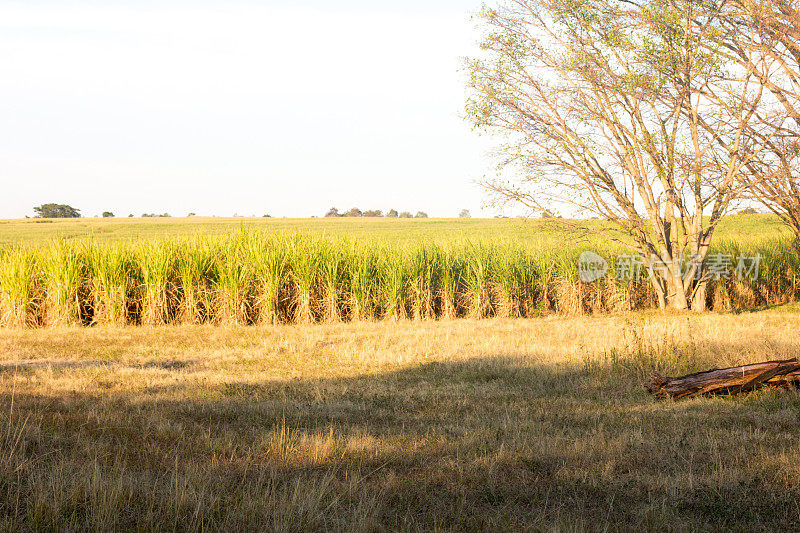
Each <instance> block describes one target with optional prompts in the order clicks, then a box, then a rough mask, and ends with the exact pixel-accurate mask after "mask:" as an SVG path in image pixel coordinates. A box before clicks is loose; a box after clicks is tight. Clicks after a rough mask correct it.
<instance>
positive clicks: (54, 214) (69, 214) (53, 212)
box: [33, 204, 81, 218]
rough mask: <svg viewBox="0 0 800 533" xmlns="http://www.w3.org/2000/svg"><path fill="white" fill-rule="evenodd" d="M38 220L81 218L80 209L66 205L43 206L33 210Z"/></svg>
mask: <svg viewBox="0 0 800 533" xmlns="http://www.w3.org/2000/svg"><path fill="white" fill-rule="evenodd" d="M33 212H34V213H36V218H80V216H81V211H80V209H75V208H74V207H71V206H69V205H65V204H42V205H40V206H38V207H34V208H33Z"/></svg>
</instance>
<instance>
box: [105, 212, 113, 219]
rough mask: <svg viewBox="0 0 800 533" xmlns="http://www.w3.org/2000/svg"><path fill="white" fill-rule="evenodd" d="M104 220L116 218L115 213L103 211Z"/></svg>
mask: <svg viewBox="0 0 800 533" xmlns="http://www.w3.org/2000/svg"><path fill="white" fill-rule="evenodd" d="M103 218H114V213H112V212H111V211H103Z"/></svg>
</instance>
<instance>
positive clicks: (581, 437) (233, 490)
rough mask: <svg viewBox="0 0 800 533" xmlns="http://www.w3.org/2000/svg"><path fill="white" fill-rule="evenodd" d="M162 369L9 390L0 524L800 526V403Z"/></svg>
mask: <svg viewBox="0 0 800 533" xmlns="http://www.w3.org/2000/svg"><path fill="white" fill-rule="evenodd" d="M166 368H167V369H168V370H174V371H176V374H175V380H174V383H171V384H169V385H164V384H158V385H153V386H147V385H145V386H144V387H143V388H142V389H141V390H140V391H137V392H135V393H130V392H127V393H124V394H122V393H116V392H114V391H111V392H109V393H108V394H101V393H99V392H95V393H72V394H69V395H63V396H57V397H53V396H47V395H44V394H41V395H32V394H19V393H16V394H15V397H14V399H13V401H14V406H15V407H14V409H15V415H14V416H15V417H16V419H17V420H20V417H27V418H26V420H27V422H26V427H24V428H23V429H21V430H20V437H19V438H18V439H17V441H18V444H16V445H15V446H16V447H15V448H14V453H13V454H11V459H8V458H5V457H4V461H5V462H4V463H3V465H2V466H3V469H2V470H1V471H0V472H2V478H0V494H2V500H1V501H0V516H4V517H5V518H6V520H7V525H8V524H12V525H14V524H15V525H21V526H24V527H29V528H32V529H33V528H36V527H39V526H41V525H42V523H46V524H50V525H51V526H53V527H55V528H56V529H63V528H67V529H69V528H72V527H77V526H86V527H102V528H104V527H108V526H110V527H113V528H127V527H131V528H137V529H150V528H163V527H171V526H174V525H175V524H180V525H181V527H179V529H184V528H185V529H203V528H205V529H209V528H210V529H227V528H233V527H235V528H239V529H241V528H244V529H260V528H272V529H298V530H299V529H351V528H354V529H402V530H407V529H423V530H429V529H457V530H464V529H487V530H501V529H549V528H551V527H556V528H562V529H605V528H607V529H610V530H631V529H642V528H643V529H708V528H712V529H714V528H716V529H741V530H758V529H762V530H769V529H789V528H792V527H795V526H796V524H797V520H798V518H800V511H798V506H797V504H796V503H795V502H796V501H798V498H800V490H798V489H797V487H798V485H797V481H798V479H799V478H800V468H799V467H798V466H797V465H796V462H797V461H796V459H797V453H798V452H797V446H796V433H797V428H798V416H797V413H798V407H799V406H800V397H798V395H797V394H796V393H793V392H782V393H768V392H761V393H756V394H751V395H749V396H747V397H743V398H742V399H736V400H735V401H731V399H724V398H716V399H699V400H691V401H688V402H682V403H669V402H666V403H657V402H655V401H654V400H652V399H651V398H650V397H649V396H648V395H647V394H646V393H645V392H644V391H643V389H642V384H643V381H642V376H641V372H640V371H639V370H637V369H636V368H635V366H626V365H625V364H620V363H619V362H610V363H606V364H599V365H588V364H587V365H584V366H576V367H570V366H548V365H540V364H535V363H531V361H529V360H522V359H516V358H509V357H503V356H501V355H498V356H496V357H486V358H481V359H470V360H466V361H461V362H449V363H441V362H436V363H430V364H425V365H422V366H418V367H414V368H406V369H401V370H397V371H393V372H388V373H383V374H376V375H363V376H356V377H348V378H330V379H311V380H302V379H297V380H288V381H275V380H263V381H255V382H253V381H248V382H244V381H232V382H227V383H223V384H214V385H203V384H202V383H199V384H198V383H197V382H196V381H191V380H185V379H182V378H187V376H188V375H189V374H187V373H185V372H184V373H181V372H179V371H178V370H180V369H182V368H183V369H184V370H185V369H186V368H184V367H180V366H175V367H172V368H170V367H166ZM187 368H188V369H189V370H190V369H191V367H190V366H189V367H187ZM2 400H3V402H4V405H9V404H10V403H11V395H10V392H8V391H6V392H5V393H4V394H3V395H2ZM7 419H8V417H7V416H6V417H5V421H6V422H7ZM4 425H9V427H11V425H12V424H4ZM7 440H8V439H7ZM20 465H21V466H20ZM87 472H88V473H87ZM92 472H95V473H94V474H92ZM98 476H99V478H100V479H101V480H105V481H103V482H105V483H110V487H111V489H108V488H107V490H106V492H107V491H108V490H112V489H114V488H115V487H116V489H114V490H116V491H117V492H115V494H118V498H120V502H121V503H119V502H118V503H117V504H116V507H115V506H114V505H112V504H111V503H103V502H105V501H106V500H103V496H102V494H103V493H104V492H103V491H97V490H94V489H93V488H92V487H96V486H97V485H98V484H99V485H100V486H101V487H102V486H105V485H103V482H101V481H98ZM53 487H61V488H60V489H58V490H56V489H55V488H53ZM120 487H122V488H120ZM181 487H184V488H183V489H181ZM185 487H191V490H188V489H186V488H185ZM315 491H317V492H315ZM320 491H321V492H320ZM318 492H319V494H320V496H319V497H318V498H317V499H313V498H312V499H311V500H308V498H309V496H307V495H308V494H312V493H313V494H317V493H318ZM106 499H108V498H107V497H106ZM38 501H47V502H49V503H48V506H49V507H48V509H49V511H47V512H44V511H42V510H41V509H39V510H38V511H36V512H34V510H36V509H37V507H36V505H35V502H38ZM114 501H116V500H114ZM363 501H369V502H370V503H369V506H368V508H363V507H361V506H360V505H361V504H360V503H359V502H363ZM76 502H77V503H76ZM112 503H113V502H112ZM103 505H107V506H108V508H109V509H110V511H109V510H106V511H105V512H104V510H103ZM123 508H124V512H123V510H122V509H123ZM37 512H38V513H39V514H37ZM276 513H278V514H279V515H280V516H284V517H285V520H284V521H283V522H275V520H274V519H275V516H277V515H276ZM281 513H283V514H281ZM42 516H43V517H45V518H46V520H45V521H44V522H40V521H39V520H40V519H41V517H42ZM367 518H368V520H367ZM298 526H299V527H298Z"/></svg>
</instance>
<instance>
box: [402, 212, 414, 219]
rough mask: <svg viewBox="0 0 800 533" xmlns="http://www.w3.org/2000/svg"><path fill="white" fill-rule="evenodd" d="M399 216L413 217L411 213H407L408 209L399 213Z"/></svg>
mask: <svg viewBox="0 0 800 533" xmlns="http://www.w3.org/2000/svg"><path fill="white" fill-rule="evenodd" d="M399 217H400V218H413V215H412V214H411V213H409V212H408V211H403V212H402V213H400V215H399Z"/></svg>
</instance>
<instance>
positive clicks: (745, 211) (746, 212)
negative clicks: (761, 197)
mask: <svg viewBox="0 0 800 533" xmlns="http://www.w3.org/2000/svg"><path fill="white" fill-rule="evenodd" d="M756 213H758V211H756V210H755V209H753V208H752V207H747V208H745V209H742V210H741V211H739V214H740V215H755V214H756Z"/></svg>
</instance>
